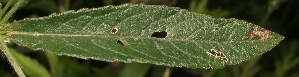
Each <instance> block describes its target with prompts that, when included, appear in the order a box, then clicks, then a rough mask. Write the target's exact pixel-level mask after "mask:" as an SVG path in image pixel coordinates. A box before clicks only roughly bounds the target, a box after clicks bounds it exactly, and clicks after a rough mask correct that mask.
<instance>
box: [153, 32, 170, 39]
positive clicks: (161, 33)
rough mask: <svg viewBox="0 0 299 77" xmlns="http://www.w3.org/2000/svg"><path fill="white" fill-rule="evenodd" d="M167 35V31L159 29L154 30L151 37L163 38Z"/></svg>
mask: <svg viewBox="0 0 299 77" xmlns="http://www.w3.org/2000/svg"><path fill="white" fill-rule="evenodd" d="M166 36H167V32H165V31H161V32H154V33H153V34H152V35H151V37H156V38H165V37H166Z"/></svg>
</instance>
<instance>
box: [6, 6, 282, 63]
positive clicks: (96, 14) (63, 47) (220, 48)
mask: <svg viewBox="0 0 299 77" xmlns="http://www.w3.org/2000/svg"><path fill="white" fill-rule="evenodd" d="M6 31H7V33H6V35H7V36H8V39H10V40H12V41H13V42H15V43H17V44H18V45H21V46H25V47H28V48H30V49H33V50H42V51H48V52H53V53H55V54H59V55H68V56H73V57H78V58H84V59H96V60H101V61H109V62H113V61H121V62H126V63H130V62H139V63H152V64H157V65H165V66H171V67H188V68H203V69H208V68H222V67H224V66H225V65H235V64H238V63H240V62H243V61H248V60H250V59H252V58H253V57H255V56H256V55H261V54H263V53H265V52H266V51H269V50H271V49H272V48H273V47H274V46H276V45H277V44H278V43H279V42H280V41H281V40H282V39H283V38H284V37H283V36H281V35H279V34H277V33H275V32H270V31H268V30H265V29H264V28H261V27H259V26H257V25H254V24H251V23H248V22H245V21H242V20H237V19H233V18H231V19H224V18H212V17H211V16H207V15H202V14H197V13H191V12H189V11H187V10H183V9H180V8H173V7H167V6H157V5H143V4H124V5H120V6H106V7H101V8H94V9H82V10H79V11H68V12H65V13H61V14H52V15H50V16H48V17H41V18H32V19H24V20H21V21H16V22H14V23H11V24H8V27H7V28H6Z"/></svg>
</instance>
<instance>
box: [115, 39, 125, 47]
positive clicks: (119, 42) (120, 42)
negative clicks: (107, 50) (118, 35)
mask: <svg viewBox="0 0 299 77" xmlns="http://www.w3.org/2000/svg"><path fill="white" fill-rule="evenodd" d="M116 42H117V43H118V44H120V45H122V46H125V44H124V43H123V42H122V41H121V40H117V41H116Z"/></svg>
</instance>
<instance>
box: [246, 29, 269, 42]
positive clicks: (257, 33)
mask: <svg viewBox="0 0 299 77" xmlns="http://www.w3.org/2000/svg"><path fill="white" fill-rule="evenodd" d="M254 36H258V37H259V38H260V40H268V39H269V38H270V31H269V30H263V31H258V30H253V31H251V32H250V34H249V37H248V39H247V41H251V40H252V39H253V37H254Z"/></svg>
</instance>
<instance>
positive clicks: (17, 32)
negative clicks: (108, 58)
mask: <svg viewBox="0 0 299 77" xmlns="http://www.w3.org/2000/svg"><path fill="white" fill-rule="evenodd" d="M6 35H8V36H11V35H24V36H52V37H94V38H119V39H123V38H131V39H150V40H162V41H163V40H164V41H185V42H186V41H187V42H196V43H237V42H254V41H260V40H251V41H247V40H225V41H215V40H190V39H178V38H169V37H166V38H155V37H139V36H116V35H114V34H108V35H92V34H59V33H38V32H20V31H10V32H7V34H6ZM268 40H271V39H268Z"/></svg>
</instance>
